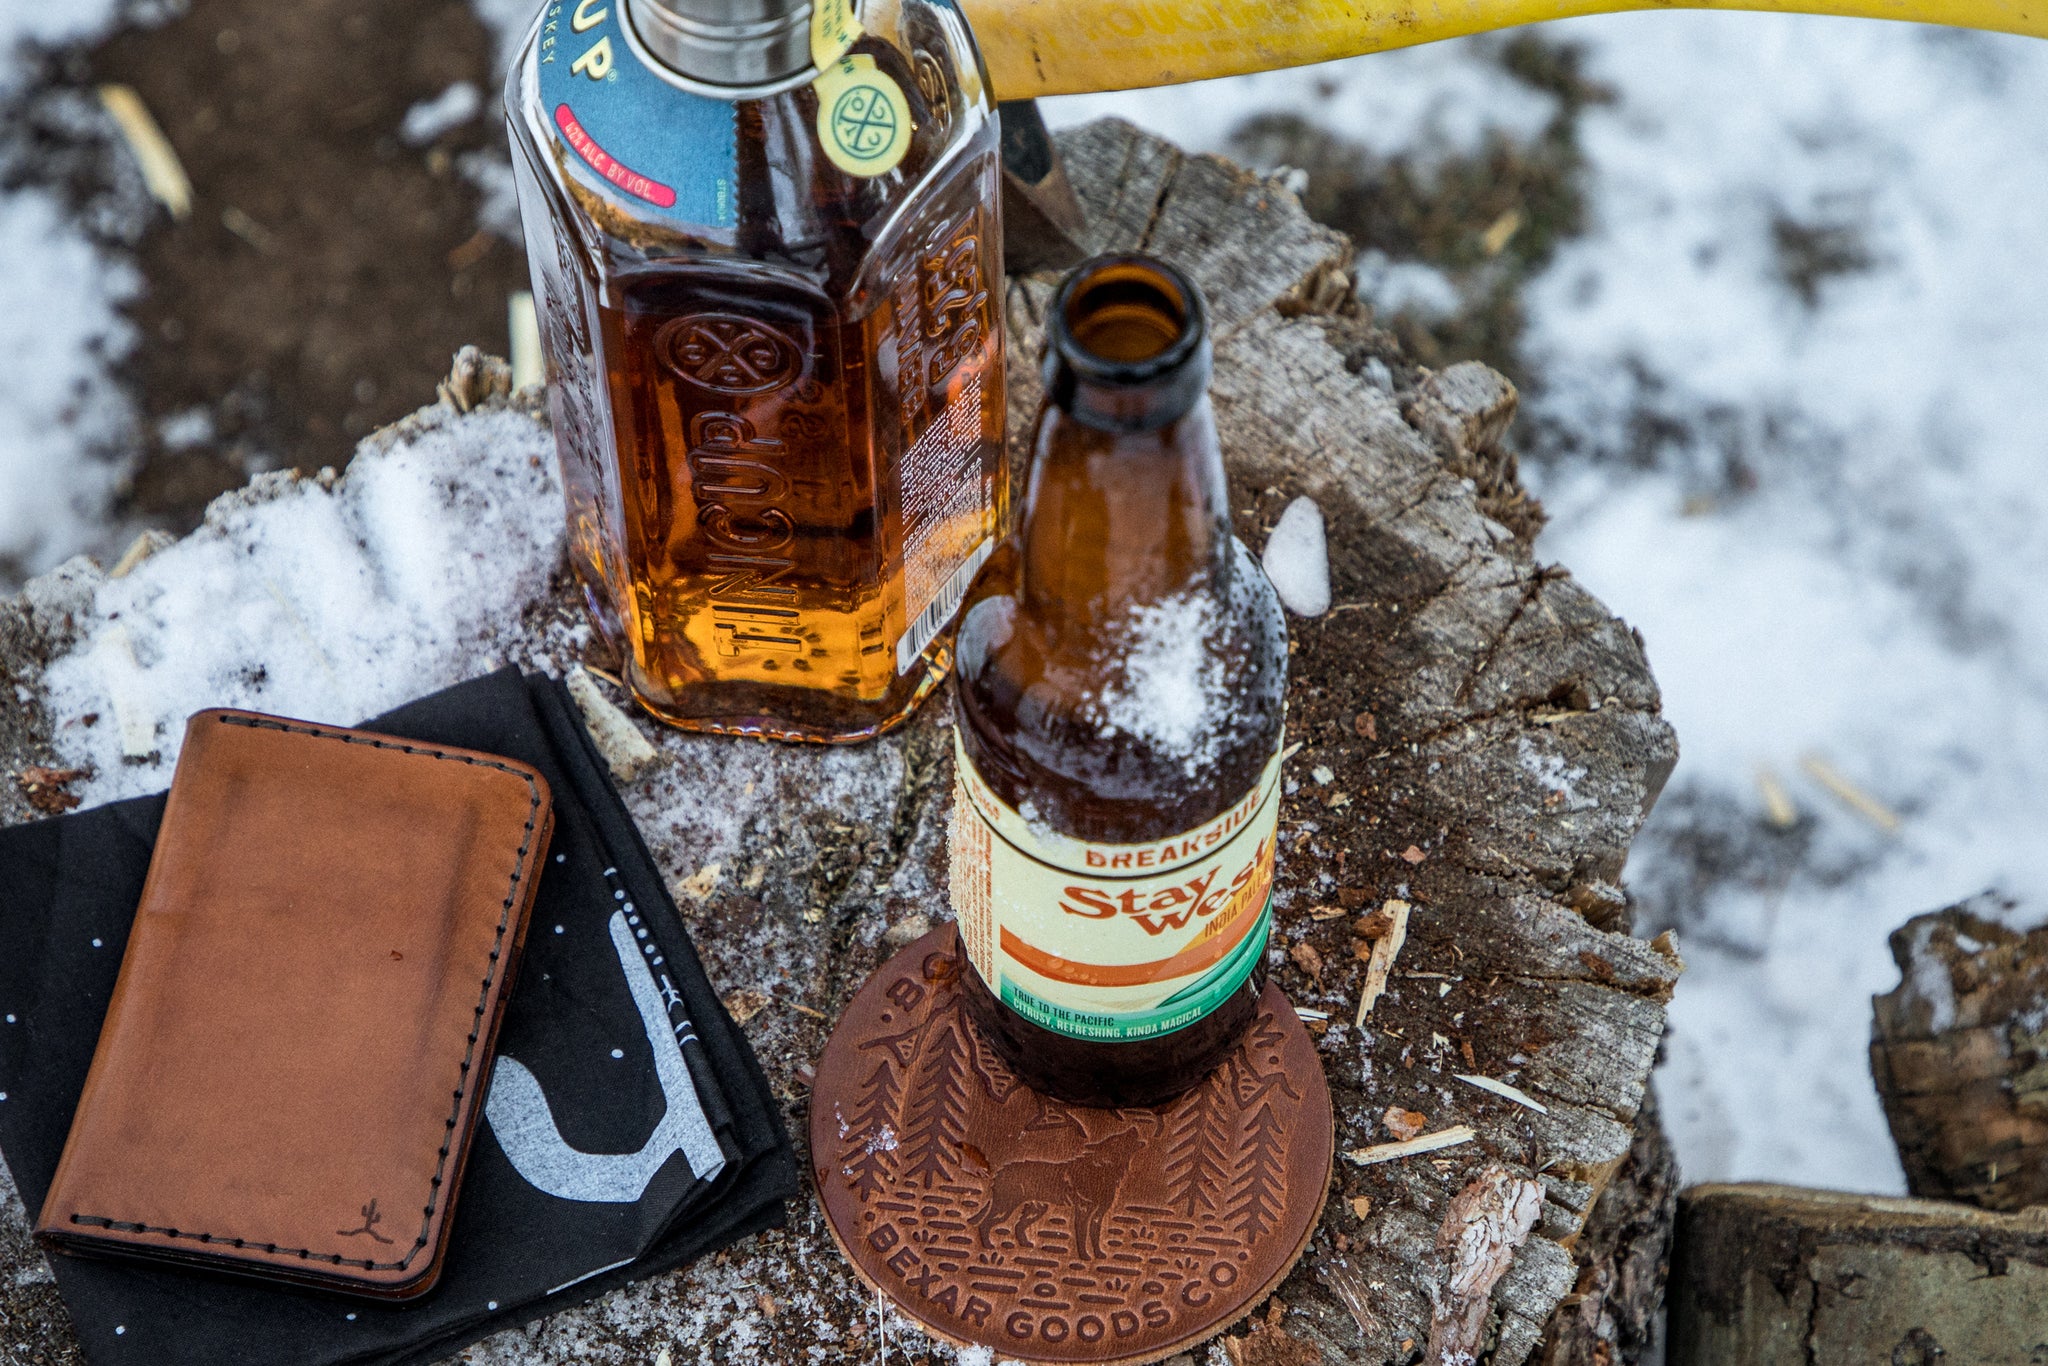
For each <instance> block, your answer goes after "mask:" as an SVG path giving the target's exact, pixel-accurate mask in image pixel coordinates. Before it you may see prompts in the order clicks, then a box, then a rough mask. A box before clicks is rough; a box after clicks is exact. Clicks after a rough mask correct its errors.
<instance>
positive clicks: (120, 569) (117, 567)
mask: <svg viewBox="0 0 2048 1366" xmlns="http://www.w3.org/2000/svg"><path fill="white" fill-rule="evenodd" d="M176 544H177V541H176V539H175V538H174V537H173V536H172V535H171V534H170V533H169V532H166V531H158V530H157V529H156V528H155V527H151V528H150V529H149V530H147V531H145V532H143V533H142V534H141V535H140V536H137V537H136V538H135V539H134V540H132V541H130V542H129V543H128V548H127V549H126V550H124V551H122V552H121V558H120V559H118V560H116V561H114V567H113V568H112V569H109V570H108V571H107V577H108V578H110V579H125V578H127V577H128V576H129V575H130V574H133V573H134V572H135V567H136V566H137V565H139V564H141V563H142V562H143V561H144V560H146V559H148V558H149V557H150V556H152V555H154V554H156V553H157V552H158V551H159V550H162V549H164V548H165V547H167V546H172V545H176Z"/></svg>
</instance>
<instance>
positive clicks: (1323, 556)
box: [1260, 498, 1330, 617]
mask: <svg viewBox="0 0 2048 1366" xmlns="http://www.w3.org/2000/svg"><path fill="white" fill-rule="evenodd" d="M1260 563H1261V564H1262V565H1263V566H1264V567H1265V570H1266V577H1267V578H1269V579H1271V580H1272V581H1273V591H1274V592H1276V593H1278V594H1279V595H1280V602H1281V604H1282V605H1283V606H1285V607H1286V608H1287V610H1288V611H1290V612H1292V613H1294V615H1296V616H1298V617H1319V616H1321V615H1322V614H1323V613H1325V612H1327V611H1329V610H1330V548H1329V546H1328V544H1326V543H1325V541H1324V539H1323V510H1322V509H1321V508H1320V507H1317V506H1316V500H1315V499H1313V498H1297V499H1295V500H1294V501H1293V502H1291V503H1289V504H1288V505H1287V507H1286V508H1285V510H1283V511H1282V512H1281V514H1280V520H1279V521H1278V522H1276V523H1274V525H1273V534H1272V535H1270V536H1268V537H1267V538H1266V553H1265V554H1264V555H1262V556H1261V557H1260Z"/></svg>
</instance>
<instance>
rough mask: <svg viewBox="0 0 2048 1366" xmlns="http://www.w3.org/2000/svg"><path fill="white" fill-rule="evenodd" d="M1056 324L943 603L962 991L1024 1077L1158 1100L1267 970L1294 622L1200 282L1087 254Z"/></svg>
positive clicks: (1132, 1099) (1088, 1101)
mask: <svg viewBox="0 0 2048 1366" xmlns="http://www.w3.org/2000/svg"><path fill="white" fill-rule="evenodd" d="M1046 330H1047V349H1046V358H1045V375H1046V397H1045V402H1044V406H1043V407H1042V408H1041V410H1040V412H1039V416H1038V421H1037V426H1036V428H1035V430H1034V434H1033V444H1032V463H1031V470H1030V477H1029V485H1028V487H1027V489H1026V491H1025V494H1024V498H1023V506H1022V509H1021V516H1020V519H1019V526H1018V529H1017V531H1016V533H1015V534H1014V535H1013V536H1011V537H1010V538H1009V539H1007V540H1005V541H1004V542H1003V544H1002V546H1001V548H1000V549H999V550H998V551H997V552H996V554H995V555H994V557H993V558H992V559H991V560H990V562H989V564H988V565H987V566H986V567H985V568H984V569H983V570H982V571H981V573H980V575H979V576H978V577H977V578H976V580H975V582H974V584H973V586H972V587H971V588H970V589H969V590H968V595H967V600H966V604H965V606H964V607H963V609H962V615H961V619H960V630H959V638H958V650H959V665H958V674H957V677H956V679H955V691H954V698H955V707H954V715H955V722H956V724H955V728H954V734H955V749H954V759H955V765H956V767H955V793H954V806H953V816H952V830H951V837H950V838H951V848H950V853H951V861H952V867H951V879H950V881H951V897H952V903H953V909H954V913H955V916H956V919H957V921H958V924H959V932H960V936H961V940H962V942H963V944H964V946H965V948H966V951H967V957H968V959H969V961H970V962H971V963H972V964H973V967H974V971H972V972H968V973H963V974H962V981H963V991H964V999H965V1002H966V1005H967V1007H968V1010H969V1012H970V1014H971V1016H972V1018H973V1019H974V1021H975V1024H976V1027H977V1028H978V1030H979V1031H980V1032H981V1034H982V1035H983V1037H984V1038H985V1039H987V1040H988V1041H989V1042H990V1043H991V1044H992V1045H993V1046H994V1047H995V1048H996V1050H997V1051H998V1052H999V1053H1000V1054H1002V1056H1003V1057H1004V1059H1005V1060H1006V1061H1007V1062H1008V1063H1009V1064H1010V1065H1011V1067H1012V1068H1013V1069H1014V1070H1015V1071H1016V1072H1017V1073H1018V1074H1019V1076H1021V1077H1022V1078H1023V1079H1024V1080H1025V1081H1026V1082H1028V1083H1029V1084H1031V1085H1033V1086H1035V1087H1037V1088H1039V1089H1040V1090H1043V1091H1046V1092H1049V1093H1051V1094H1053V1095H1055V1096H1058V1097H1059V1098H1061V1099H1062V1100H1066V1101H1070V1102H1073V1103H1076V1104H1082V1105H1150V1104H1154V1103H1157V1102H1159V1101H1162V1100H1165V1099H1167V1098H1169V1097H1171V1096H1173V1095H1176V1094H1178V1093H1179V1092H1181V1091H1184V1090H1186V1089H1188V1088H1189V1087H1191V1086H1193V1085H1194V1084H1195V1083H1196V1082H1198V1081H1200V1080H1201V1079H1202V1078H1203V1077H1205V1076H1206V1075H1208V1073H1209V1072H1210V1071H1211V1070H1213V1069H1214V1068H1215V1066H1216V1065H1217V1064H1218V1063H1219V1062H1220V1061H1222V1059H1223V1058H1224V1057H1225V1056H1226V1055H1227V1054H1228V1053H1229V1052H1230V1051H1231V1050H1232V1049H1233V1048H1235V1047H1237V1045H1238V1043H1239V1041H1240V1040H1241V1038H1242V1037H1243V1035H1244V1032H1245V1030H1246V1029H1247V1027H1249V1025H1250V1024H1251V1021H1252V1018H1253V1016H1254V1014H1255V1012H1256V1008H1257V1002H1258V996H1259V992H1260V990H1261V989H1262V988H1263V986H1264V982H1265V958H1266V949H1267V938H1268V934H1269V931H1270V929H1271V925H1272V906H1271V898H1272V886H1273V868H1274V856H1275V834H1276V826H1277V822H1278V819H1279V808H1280V753H1281V751H1280V746H1281V738H1282V732H1283V728H1284V723H1285V711H1286V688H1287V627H1286V621H1285V619H1284V618H1283V616H1282V615H1281V611H1280V603H1279V599H1278V596H1277V595H1276V594H1275V593H1274V591H1273V586H1272V584H1271V583H1270V582H1268V581H1267V579H1266V576H1265V573H1264V571H1263V570H1261V569H1260V567H1259V565H1258V563H1257V561H1255V560H1254V559H1253V558H1252V557H1251V554H1250V552H1249V551H1247V550H1246V549H1245V547H1244V545H1243V543H1242V542H1240V541H1238V540H1237V539H1236V537H1235V536H1233V535H1232V534H1231V528H1230V515H1229V490H1228V487H1227V485H1226V483H1225V480H1224V473H1223V460H1222V454H1221V451H1220V450H1219V448H1218V446H1217V440H1216V424H1215V418H1214V415H1213V413H1212V411H1211V408H1210V404H1209V398H1208V392H1207V390H1208V380H1209V369H1210V360H1209V343H1208V337H1207V333H1206V322H1205V313H1204V306H1203V302H1202V297H1201V295H1200V293H1199V292H1198V291H1197V289H1196V287H1195V285H1194V284H1193V283H1192V282H1191V281H1189V280H1188V279H1187V278H1186V277H1185V276H1184V275H1182V274H1181V273H1180V272H1179V271H1177V270H1175V269H1174V268H1173V267H1171V266H1169V265H1167V264H1166V263H1164V262H1161V261H1157V260H1153V259H1148V258H1145V257H1137V256H1113V257H1098V258H1096V259H1095V260H1094V261H1091V262H1088V263H1086V264H1084V265H1083V266H1081V267H1080V268H1079V269H1078V270H1076V271H1075V272H1074V273H1073V274H1072V275H1070V276H1069V277H1068V279H1067V280H1066V282H1065V283H1064V284H1063V285H1062V287H1061V289H1060V291H1059V293H1058V294H1057V295H1055V297H1054V299H1053V302H1052V305H1051V307H1050V309H1049V310H1048V313H1047V322H1046Z"/></svg>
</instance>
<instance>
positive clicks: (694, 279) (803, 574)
mask: <svg viewBox="0 0 2048 1366" xmlns="http://www.w3.org/2000/svg"><path fill="white" fill-rule="evenodd" d="M872 8H873V9H874V10H875V11H876V13H875V15H873V16H871V17H870V16H863V15H856V14H855V13H854V11H853V10H852V9H851V8H850V6H849V4H848V0H817V4H816V6H815V8H814V6H813V5H812V4H807V3H797V0H550V3H548V4H547V5H546V6H545V7H544V8H543V9H542V11H541V14H540V16H539V18H538V19H537V20H536V21H535V25H534V28H533V29H532V31H531V32H530V33H529V35H528V37H527V40H526V43H525V45H524V47H523V48H522V50H521V52H520V55H519V57H518V59H517V60H516V61H515V62H514V63H513V66H512V70H511V73H510V75H509V76H508V78H507V84H506V93H505V108H506V117H507V121H508V123H509V125H510V131H511V140H512V146H513V167H514V172H515V175H516V177H517V180H518V185H519V199H520V211H521V215H522V217H523V219H524V226H525V235H526V242H527V253H528V259H529V265H530V267H531V270H532V276H533V284H534V299H535V305H536V308H537V310H538V314H539V321H540V328H541V339H542V350H543V352H544V355H545V357H546V362H547V377H548V390H549V402H550V407H551V412H552V416H553V421H554V430H555V436H556V442H557V446H558V449H559V453H560V460H561V468H562V478H563V484H564V487H565V492H566V494H567V500H568V514H569V546H570V557H571V561H572V563H573V565H574V567H575V569H576V571H577V573H578V575H579V577H580V578H581V580H582V582H583V585H584V588H585V595H586V598H587V600H588V602H589V604H590V607H591V610H592V615H593V617H594V620H595V622H596V624H597V626H598V629H599V631H600V632H601V633H602V634H603V635H604V636H605V637H606V638H607V639H608V640H609V642H610V643H611V644H612V645H613V646H615V647H616V649H617V651H618V653H619V655H620V658H621V660H622V661H623V667H624V671H625V673H626V676H627V680H628V682H629V683H630V684H631V686H632V689H633V691H634V693H635V695H636V696H637V697H638V699H639V700H640V702H641V703H642V705H644V706H645V707H646V709H647V710H648V711H650V712H651V713H652V714H653V715H655V716H657V717H659V718H660V719H662V720H663V721H666V722H669V723H671V724H674V725H677V726H680V727H683V728H686V729H693V730H705V731H718V732H724V733H733V734H748V735H763V736H773V737H777V738H782V739H799V740H816V741H847V740H859V739H863V738H865V737H868V736H871V735H874V734H877V733H879V732H881V731H883V730H885V729H887V728H888V727H890V726H892V725H894V724H895V723H896V722H898V721H900V720H901V719H902V718H903V717H904V716H906V715H907V714H908V713H909V712H910V710H911V709H912V708H913V707H915V706H916V705H917V703H918V702H919V701H920V700H921V699H922V698H923V697H924V696H925V695H927V694H928V693H929V692H930V691H931V689H932V688H933V687H934V686H935V685H936V683H937V682H938V680H939V679H940V678H941V677H942V676H943V675H944V673H945V671H946V669H947V667H948V666H949V664H950V641H949V638H948V636H947V634H946V632H945V630H944V628H945V627H946V625H947V624H948V623H949V622H950V620H951V618H952V616H953V612H954V609H955V607H956V606H957V605H958V602H959V600H960V597H961V595H962V593H963V592H964V591H965V588H966V586H967V583H968V582H969V581H970V580H971V578H972V577H973V574H974V572H975V570H976V569H978V568H979V567H980V565H981V563H982V562H983V561H984V560H985V559H986V558H987V556H988V555H989V553H990V552H991V550H992V548H993V545H994V540H995V537H996V536H997V535H998V533H999V530H1000V528H1001V526H1002V525H1003V522H1004V518H1005V514H1006V508H1005V501H1006V498H1007V470H1006V467H1005V464H1004V453H1003V423H1004V416H1003V414H1004V408H1003V354H1002V347H1003V328H1002V312H1001V307H1000V301H1001V288H1002V282H1001V269H1002V245H1001V226H1000V223H999V220H998V216H997V214H998V203H999V199H998V194H999V179H998V176H999V170H998V160H997V143H998V130H997V125H996V119H995V114H994V109H993V105H992V104H991V102H990V97H989V91H988V84H987V77H986V74H985V72H984V71H983V69H982V66H981V63H980V58H979V56H978V55H977V53H976V51H975V48H974V44H973V39H972V37H971V36H970V34H969V32H968V29H967V27H966V24H965V23H964V22H963V20H962V19H961V17H960V15H959V12H958V11H957V10H956V9H955V8H953V6H952V5H951V4H950V3H947V2H946V0H900V3H897V4H894V5H893V6H891V5H886V4H880V3H878V4H875V5H873V6H872ZM864 21H865V22H864Z"/></svg>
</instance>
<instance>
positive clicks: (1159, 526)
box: [1019, 256, 1232, 627]
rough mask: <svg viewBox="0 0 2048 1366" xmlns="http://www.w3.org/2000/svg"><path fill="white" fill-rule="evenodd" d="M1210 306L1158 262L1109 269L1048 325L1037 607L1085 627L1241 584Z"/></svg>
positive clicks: (1032, 565)
mask: <svg viewBox="0 0 2048 1366" xmlns="http://www.w3.org/2000/svg"><path fill="white" fill-rule="evenodd" d="M1209 368H1210V362H1209V336H1208V322H1207V318H1206V316H1205V312H1204V309H1203V305H1202V298H1201V294H1200V293H1199V292H1198V291H1197V290H1196V289H1195V287H1194V285H1193V284H1192V283H1191V282H1189V281H1188V279H1187V278H1186V277H1185V276H1183V275H1182V274H1181V273H1180V272H1179V271H1177V270H1175V269H1174V268H1173V267H1171V266H1169V265H1167V264H1165V263H1164V262H1162V261H1157V260H1154V259H1152V258H1149V257H1143V256H1105V257H1098V258H1096V259H1095V260H1093V261H1090V262H1088V263H1087V264H1085V265H1083V266H1082V267H1080V268H1079V269H1078V270H1076V271H1075V272H1074V273H1073V274H1072V275H1070V276H1068V277H1067V280H1066V283H1065V284H1064V285H1062V286H1061V288H1060V291H1059V293H1058V294H1057V295H1055V296H1054V299H1053V303H1052V308H1051V310H1050V311H1049V313H1048V315H1047V321H1046V355H1045V385H1046V406H1045V408H1044V409H1043V411H1042V413H1041V416H1040V419H1039V425H1038V430H1037V433H1036V440H1035V442H1034V447H1035V449H1034V451H1033V457H1034V458H1033V460H1032V468H1031V475H1030V482H1029V484H1028V486H1027V489H1026V493H1025V500H1024V508H1023V519H1024V520H1023V536H1022V540H1023V547H1022V549H1023V562H1022V564H1021V566H1020V571H1021V580H1022V581H1021V583H1020V585H1019V586H1020V588H1021V590H1022V595H1023V598H1024V601H1025V602H1026V604H1027V605H1029V606H1032V607H1034V608H1037V609H1040V610H1041V611H1043V612H1045V613H1047V614H1049V615H1052V616H1054V617H1057V618H1059V619H1063V620H1064V621H1066V622H1068V623H1070V624H1073V625H1080V626H1084V627H1085V626H1087V625H1090V624H1095V623H1101V622H1107V621H1111V620H1115V619H1117V618H1119V617H1121V616H1123V615H1124V614H1125V613H1127V612H1128V611H1129V609H1130V608H1131V607H1133V606H1136V605H1139V604H1143V603H1148V602H1157V601H1159V600H1161V599H1163V598H1166V597H1169V596H1171V595H1173V594H1174V593H1177V592H1180V591H1182V590H1183V589H1186V588H1188V587H1189V586H1191V585H1193V584H1195V583H1196V582H1197V581H1199V580H1201V579H1203V578H1205V577H1207V578H1209V579H1211V580H1213V581H1215V582H1216V583H1217V585H1218V586H1219V587H1220V585H1221V580H1222V579H1223V577H1224V576H1225V575H1227V574H1228V573H1229V570H1230V565H1231V564H1232V557H1231V555H1230V504H1229V488H1228V485H1227V484H1226V483H1225V481H1224V477H1223V456H1222V452H1221V450H1220V449H1219V448H1218V446H1217V444H1216V421H1215V416H1214V413H1213V411H1212V409H1211V408H1210V405H1209V399H1208V387H1209Z"/></svg>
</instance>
